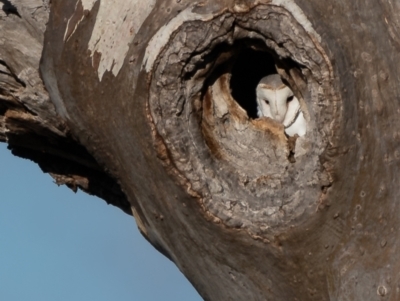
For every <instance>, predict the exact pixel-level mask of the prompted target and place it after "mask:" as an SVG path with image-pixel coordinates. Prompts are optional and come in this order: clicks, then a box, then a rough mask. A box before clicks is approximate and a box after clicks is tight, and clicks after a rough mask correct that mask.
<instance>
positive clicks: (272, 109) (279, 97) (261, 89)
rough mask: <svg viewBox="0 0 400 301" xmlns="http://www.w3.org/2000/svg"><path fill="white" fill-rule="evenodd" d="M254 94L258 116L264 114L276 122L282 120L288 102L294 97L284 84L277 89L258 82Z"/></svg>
mask: <svg viewBox="0 0 400 301" xmlns="http://www.w3.org/2000/svg"><path fill="white" fill-rule="evenodd" d="M256 94H257V104H258V115H259V116H258V117H262V116H266V117H270V118H272V119H274V120H276V121H278V122H283V121H284V119H285V116H286V113H287V110H288V104H289V102H291V101H292V100H293V98H294V95H293V92H292V90H291V89H290V88H289V87H288V86H286V85H283V86H281V87H279V88H278V89H271V87H269V86H268V85H265V84H262V83H260V84H259V85H258V86H257V90H256ZM260 115H261V116H260Z"/></svg>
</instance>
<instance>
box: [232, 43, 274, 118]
mask: <svg viewBox="0 0 400 301" xmlns="http://www.w3.org/2000/svg"><path fill="white" fill-rule="evenodd" d="M273 73H277V72H276V68H275V62H274V59H273V57H272V55H271V54H269V53H268V52H266V51H256V50H253V49H251V48H244V49H243V50H242V51H241V52H240V53H239V54H238V56H237V59H236V61H235V63H234V65H233V68H232V71H231V74H232V77H231V82H230V87H231V91H232V96H233V98H234V99H235V100H236V101H237V102H238V104H239V105H240V106H241V107H242V108H243V109H245V110H246V111H247V115H248V116H249V117H250V118H253V119H254V118H257V117H258V116H257V102H256V87H257V84H258V82H259V81H260V80H261V78H263V77H264V76H267V75H270V74H273Z"/></svg>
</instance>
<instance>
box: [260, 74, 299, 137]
mask: <svg viewBox="0 0 400 301" xmlns="http://www.w3.org/2000/svg"><path fill="white" fill-rule="evenodd" d="M256 94H257V115H258V117H263V116H265V117H269V118H272V119H274V120H276V121H278V122H281V123H282V124H283V125H284V127H285V133H286V134H287V135H288V136H294V135H296V134H297V135H299V136H304V135H305V134H306V128H307V125H306V120H305V119H304V116H303V113H302V111H301V108H300V103H299V100H298V99H297V98H296V96H294V94H293V91H292V90H291V89H290V88H289V87H288V86H287V85H285V84H284V83H283V82H282V79H281V77H280V76H279V74H272V75H268V76H266V77H263V78H262V79H261V80H260V82H259V83H258V85H257V89H256Z"/></svg>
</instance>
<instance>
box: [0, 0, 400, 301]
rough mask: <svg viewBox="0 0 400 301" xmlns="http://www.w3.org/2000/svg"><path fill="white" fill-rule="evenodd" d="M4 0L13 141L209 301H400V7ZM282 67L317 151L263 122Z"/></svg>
mask: <svg viewBox="0 0 400 301" xmlns="http://www.w3.org/2000/svg"><path fill="white" fill-rule="evenodd" d="M2 3H3V4H4V5H3V14H2V15H1V19H0V22H1V23H0V26H1V29H2V30H1V33H0V43H2V47H1V49H0V67H1V69H0V109H1V110H0V115H1V116H2V117H1V118H0V137H1V139H2V140H4V141H7V143H8V144H9V146H10V148H12V149H13V151H14V153H15V154H17V155H20V156H24V157H29V158H31V159H32V160H34V161H36V162H38V163H39V165H40V166H41V167H42V168H43V169H44V170H45V171H47V172H50V173H51V174H52V175H53V176H54V177H55V178H56V179H57V180H58V181H59V183H65V184H67V185H69V186H70V187H72V188H74V189H76V188H77V187H79V188H82V189H84V190H86V191H88V192H90V193H94V194H97V195H99V196H100V197H102V198H104V199H105V200H107V201H108V202H111V203H113V204H114V205H116V206H119V207H120V208H121V209H123V210H124V211H125V212H130V210H132V213H133V215H134V217H135V219H136V222H137V224H138V226H139V228H140V230H141V232H142V233H143V235H144V236H145V237H146V238H147V239H148V240H149V241H150V242H151V243H152V244H153V245H154V246H155V247H156V248H158V249H159V250H160V251H161V252H163V253H164V254H165V255H166V256H168V257H169V258H170V259H171V260H173V261H174V262H175V263H176V264H177V266H178V267H179V268H180V269H181V271H182V272H183V273H184V274H185V275H186V276H187V278H188V279H189V280H190V281H191V282H192V283H193V285H194V286H195V287H196V289H197V290H198V291H199V293H200V294H201V295H202V296H203V298H204V299H205V300H373V299H375V298H380V299H382V300H398V299H400V296H399V294H400V278H399V269H400V268H399V265H398V263H397V262H398V259H399V258H398V255H397V254H399V252H398V251H399V250H398V248H399V243H398V241H399V239H398V238H399V229H400V227H399V223H400V221H399V214H398V213H399V205H398V202H397V200H398V199H399V197H400V188H399V181H398V175H399V170H400V169H399V168H400V141H399V140H400V131H399V128H400V121H399V119H398V118H397V114H399V113H400V101H399V88H398V87H399V77H398V71H397V66H396V63H397V62H398V60H399V56H400V53H399V46H400V44H399V38H398V36H399V35H398V31H399V25H400V24H399V22H400V20H399V18H398V15H399V10H400V6H399V5H397V4H393V3H392V2H387V1H383V0H380V1H373V0H364V1H362V2H361V1H354V0H351V1H350V0H335V1H333V0H332V1H330V0H329V1H320V0H296V1H292V0H287V1H283V0H271V1H262V0H259V1H251V0H247V1H234V0H220V1H204V2H201V3H200V2H194V1H180V0H176V1H165V0H163V1H156V0H153V1H147V2H144V1H139V0H137V1H122V0H121V1H115V2H113V3H111V2H107V1H91V0H74V1H54V2H53V3H52V4H51V10H50V11H51V12H50V17H49V20H48V23H47V26H45V24H46V22H47V17H48V13H49V7H48V3H46V2H43V1H38V0H35V1H33V0H32V1H28V0H25V1H22V2H21V3H16V2H15V1H14V2H12V3H10V2H8V1H6V2H5V1H3V2H2ZM4 7H6V9H5V8H4ZM7 7H8V8H7ZM45 27H46V33H45V36H44V39H43V31H44V29H45ZM21 41H23V42H21ZM27 45H30V46H29V48H28V47H27ZM43 45H44V48H43V53H42V55H41V54H40V52H41V49H42V46H43ZM10 49H14V50H15V51H10ZM40 57H41V64H40V72H41V76H42V78H43V82H42V81H41V80H40V78H39V73H38V72H39V59H40ZM275 68H276V69H275ZM274 70H277V71H278V72H279V73H280V75H281V76H282V77H283V78H284V79H285V80H286V81H287V82H288V84H289V85H290V87H291V88H292V89H293V90H294V92H295V94H296V96H297V97H298V98H299V99H300V102H301V105H302V110H303V113H304V115H305V116H306V119H307V121H308V125H307V134H306V136H304V137H301V138H288V137H287V136H286V135H285V134H284V131H283V126H282V125H281V124H279V123H277V122H274V121H272V120H270V119H267V118H260V119H257V118H255V116H254V104H255V99H254V87H253V86H254V81H256V80H257V78H261V76H262V75H265V74H266V73H271V72H274ZM255 83H256V82H255ZM44 86H45V88H44ZM252 87H253V88H252Z"/></svg>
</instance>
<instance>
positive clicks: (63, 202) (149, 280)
mask: <svg viewBox="0 0 400 301" xmlns="http://www.w3.org/2000/svg"><path fill="white" fill-rule="evenodd" d="M0 300H5V301H32V300H33V301H35V300H38V301H92V300H96V301H111V300H112V301H125V300H126V301H128V300H129V301H159V300H160V301H161V300H163V301H180V300H182V301H201V300H202V299H201V298H200V296H199V295H198V294H197V292H196V291H195V290H194V288H193V287H192V286H191V284H190V283H189V282H188V281H187V280H186V279H185V277H184V276H183V275H182V274H181V272H180V271H179V270H178V269H177V268H176V267H175V265H174V264H173V263H172V262H170V261H169V260H168V259H167V258H165V257H164V256H162V255H161V254H160V253H158V252H157V251H156V250H155V249H154V248H153V247H152V246H151V245H150V244H149V243H148V242H147V241H146V240H145V239H144V238H143V237H142V236H141V235H140V234H139V232H138V230H137V227H136V224H135V222H134V220H133V217H131V216H128V215H127V214H125V213H123V212H122V211H121V210H119V209H117V208H115V207H113V206H110V205H107V204H106V203H105V202H104V201H103V200H100V199H98V198H96V197H94V196H89V195H87V194H85V193H83V192H81V191H79V192H78V193H76V194H75V193H74V192H72V191H71V190H69V189H68V188H66V187H64V186H60V187H58V186H57V185H56V184H54V182H53V180H52V178H51V177H50V176H49V175H47V174H44V173H43V172H42V171H41V170H40V168H39V167H38V166H37V165H36V164H35V163H33V162H31V161H29V160H24V159H21V158H17V157H14V156H13V155H12V154H11V153H10V151H9V150H7V148H6V144H4V143H0Z"/></svg>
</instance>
